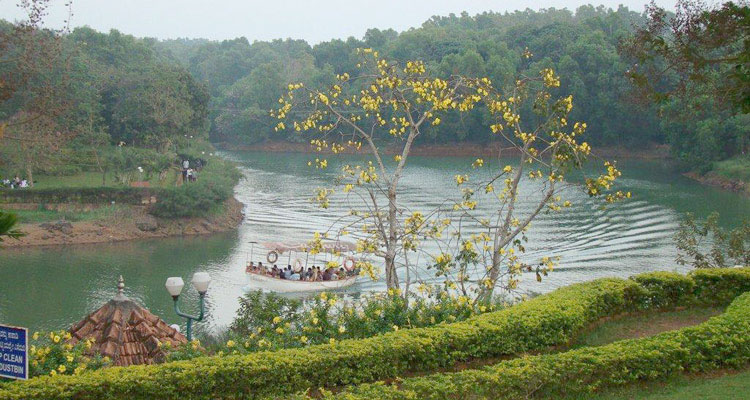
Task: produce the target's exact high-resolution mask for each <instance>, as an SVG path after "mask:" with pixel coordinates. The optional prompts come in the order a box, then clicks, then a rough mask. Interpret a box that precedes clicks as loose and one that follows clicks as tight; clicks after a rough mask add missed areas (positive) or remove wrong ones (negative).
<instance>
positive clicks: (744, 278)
mask: <svg viewBox="0 0 750 400" xmlns="http://www.w3.org/2000/svg"><path fill="white" fill-rule="evenodd" d="M689 276H690V277H691V278H692V279H693V281H694V282H695V297H696V299H697V300H698V301H699V302H701V303H706V304H727V303H729V302H730V301H731V300H732V299H734V298H735V297H737V296H739V295H740V294H742V293H744V292H747V291H750V268H712V269H701V270H695V271H693V272H691V273H690V275H689Z"/></svg>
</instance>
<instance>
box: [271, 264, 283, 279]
mask: <svg viewBox="0 0 750 400" xmlns="http://www.w3.org/2000/svg"><path fill="white" fill-rule="evenodd" d="M271 274H272V275H273V277H274V278H281V271H280V270H279V267H277V266H276V264H274V265H273V269H272V270H271Z"/></svg>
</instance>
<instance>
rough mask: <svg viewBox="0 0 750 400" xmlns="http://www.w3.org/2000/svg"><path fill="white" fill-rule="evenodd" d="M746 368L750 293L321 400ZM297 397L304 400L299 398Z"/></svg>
mask: <svg viewBox="0 0 750 400" xmlns="http://www.w3.org/2000/svg"><path fill="white" fill-rule="evenodd" d="M748 362H750V293H746V294H743V295H741V296H740V297H738V298H737V299H736V300H735V301H734V302H733V303H732V304H731V305H730V307H729V308H728V309H727V310H726V312H725V313H724V314H723V315H720V316H718V317H715V318H712V319H710V320H709V321H707V322H705V323H703V324H701V325H698V326H695V327H689V328H684V329H680V330H676V331H670V332H665V333H662V334H659V335H656V336H653V337H649V338H645V339H633V340H623V341H619V342H615V343H612V344H609V345H605V346H599V347H587V348H582V349H579V350H573V351H568V352H564V353H557V354H548V355H540V356H531V357H523V358H517V359H513V360H508V361H502V362H500V363H498V364H495V365H493V366H490V367H485V368H481V369H474V370H466V371H462V372H457V373H444V374H433V375H428V376H424V377H418V378H407V379H400V380H397V381H396V382H394V384H392V385H387V384H384V383H382V382H381V383H374V384H363V385H360V386H357V387H353V388H349V389H348V390H346V391H344V392H341V393H337V394H335V395H334V394H331V393H326V395H325V396H323V398H325V399H347V400H356V399H445V398H462V397H467V398H492V399H520V398H531V397H534V398H555V397H561V396H565V395H581V394H589V395H590V394H592V393H595V392H596V391H597V390H598V389H600V388H603V387H609V386H618V385H624V384H627V383H632V382H638V381H641V380H655V379H659V378H663V377H667V376H671V375H674V374H677V373H680V372H681V371H693V372H695V371H708V370H713V369H716V368H720V367H739V366H742V365H746V364H747V363H748ZM298 398H307V397H305V396H302V395H298Z"/></svg>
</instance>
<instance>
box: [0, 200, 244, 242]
mask: <svg viewBox="0 0 750 400" xmlns="http://www.w3.org/2000/svg"><path fill="white" fill-rule="evenodd" d="M131 207H132V209H133V211H134V213H135V214H136V215H135V216H134V217H133V218H125V219H122V220H117V221H79V222H67V221H55V222H49V223H33V224H31V223H22V224H20V225H19V226H18V229H19V230H20V231H21V232H24V233H25V234H26V236H24V237H21V238H20V239H19V240H15V239H6V240H5V241H3V242H2V243H0V247H1V248H4V249H12V248H22V247H31V246H60V245H72V244H95V243H111V242H122V241H128V240H137V239H152V238H167V237H174V236H197V235H207V234H212V233H219V232H227V231H230V230H232V229H236V228H237V227H238V226H239V225H240V224H241V223H242V220H243V212H242V210H243V207H244V205H243V204H242V203H241V202H240V201H239V200H237V199H235V198H234V197H231V198H230V199H229V200H227V201H226V202H225V203H224V209H223V210H222V212H220V213H218V214H216V215H210V216H207V217H192V218H177V219H166V218H156V217H153V216H151V215H149V214H148V213H147V212H146V209H145V207H140V206H131Z"/></svg>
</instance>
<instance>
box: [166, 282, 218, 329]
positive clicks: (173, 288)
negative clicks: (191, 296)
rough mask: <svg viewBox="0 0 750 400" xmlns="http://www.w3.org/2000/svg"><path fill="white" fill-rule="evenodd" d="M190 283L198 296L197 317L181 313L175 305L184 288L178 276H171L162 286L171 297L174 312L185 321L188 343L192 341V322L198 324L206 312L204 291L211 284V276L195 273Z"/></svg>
mask: <svg viewBox="0 0 750 400" xmlns="http://www.w3.org/2000/svg"><path fill="white" fill-rule="evenodd" d="M191 283H192V284H193V287H194V288H195V290H197V291H198V295H200V310H201V311H200V314H199V315H198V316H197V317H196V316H194V315H190V314H185V313H183V312H182V311H180V307H179V306H178V305H177V300H178V299H179V297H180V292H182V288H183V287H184V286H185V282H183V281H182V278H180V277H179V276H173V277H170V278H167V282H166V283H165V284H164V286H165V287H166V288H167V292H169V294H170V295H171V296H172V300H174V311H175V312H176V313H177V315H179V316H180V317H183V318H185V319H187V335H186V336H187V340H188V341H191V340H193V329H192V327H193V321H195V322H200V321H202V320H203V316H204V314H205V311H206V307H205V298H206V291H208V284H209V283H211V276H210V275H208V273H207V272H196V273H195V274H193V280H192V281H191Z"/></svg>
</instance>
